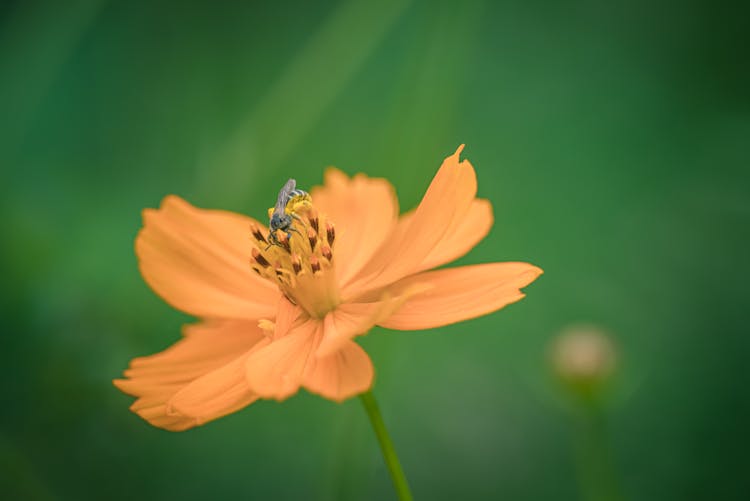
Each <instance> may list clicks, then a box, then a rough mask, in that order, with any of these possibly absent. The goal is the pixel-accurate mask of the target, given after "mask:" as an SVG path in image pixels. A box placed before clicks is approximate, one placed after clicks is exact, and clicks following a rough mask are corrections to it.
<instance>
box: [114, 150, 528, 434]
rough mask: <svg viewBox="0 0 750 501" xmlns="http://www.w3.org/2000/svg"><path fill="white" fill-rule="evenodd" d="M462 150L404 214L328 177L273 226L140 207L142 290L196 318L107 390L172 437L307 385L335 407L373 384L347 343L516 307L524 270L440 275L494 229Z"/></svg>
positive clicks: (359, 352) (359, 354)
mask: <svg viewBox="0 0 750 501" xmlns="http://www.w3.org/2000/svg"><path fill="white" fill-rule="evenodd" d="M462 149H463V146H461V147H459V148H458V150H457V151H456V152H455V153H454V154H452V155H450V156H449V157H447V158H446V159H445V161H444V162H443V164H442V166H441V167H440V169H439V170H438V171H437V173H436V174H435V177H434V179H433V180H432V182H431V183H430V185H429V187H428V188H427V191H426V192H425V195H424V197H423V198H422V201H421V202H420V203H419V205H418V206H417V207H416V208H415V209H414V210H411V211H408V212H406V213H404V214H401V215H399V212H400V211H399V206H398V199H397V198H396V194H395V190H394V188H393V186H392V185H391V184H390V183H389V182H388V181H387V180H385V179H378V178H370V177H367V176H365V175H364V174H357V175H356V176H353V177H350V176H348V175H346V174H345V173H343V172H341V171H339V170H336V169H333V168H331V169H328V170H327V171H326V173H325V182H324V184H323V186H320V187H315V188H313V189H312V190H310V194H309V195H308V194H307V193H306V192H304V191H302V190H298V189H296V183H295V181H294V180H293V179H290V180H289V181H288V182H287V183H286V184H285V185H284V187H283V188H282V189H281V191H280V193H279V196H278V199H277V201H276V205H275V206H274V207H273V209H270V210H269V213H268V216H269V217H270V228H265V226H264V225H263V224H262V223H261V222H259V221H257V220H255V219H252V218H250V217H247V216H244V215H241V214H235V213H231V212H226V211H222V210H206V209H199V208H197V207H194V206H192V205H190V204H189V203H188V202H186V201H185V200H183V199H181V198H179V197H177V196H173V195H170V196H167V197H166V198H165V199H164V200H163V201H162V204H161V207H159V208H158V209H146V210H144V211H143V221H144V224H143V228H142V229H141V231H140V232H139V234H138V237H137V239H136V244H135V250H136V254H137V255H138V266H139V268H140V271H141V274H142V275H143V278H144V279H145V281H146V282H147V283H148V284H149V285H150V286H151V288H152V289H154V291H155V292H156V293H157V294H159V295H160V296H161V297H162V298H164V299H165V300H166V301H167V302H168V303H169V304H171V305H172V306H174V307H175V308H178V309H180V310H182V311H184V312H186V313H188V314H190V315H193V316H195V317H198V318H199V319H200V321H199V322H197V323H193V324H190V325H187V326H185V328H184V330H183V337H182V339H180V340H179V341H178V342H177V343H175V344H174V345H173V346H171V347H169V348H167V349H166V350H165V351H163V352H161V353H157V354H155V355H150V356H146V357H140V358H136V359H134V360H133V361H132V362H131V363H130V367H129V368H128V369H127V370H126V371H125V375H124V378H122V379H118V380H116V381H115V382H114V383H115V385H116V386H117V387H118V388H119V389H121V390H122V391H123V392H125V393H128V394H130V395H133V396H135V397H137V400H136V401H135V402H134V403H133V405H132V406H131V410H133V412H135V413H137V414H138V415H139V416H141V417H142V418H143V419H145V420H147V421H148V422H150V423H151V424H153V425H154V426H158V427H160V428H165V429H168V430H173V431H180V430H185V429H188V428H192V427H194V426H198V425H201V424H204V423H206V422H208V421H211V420H213V419H217V418H219V417H221V416H225V415H227V414H230V413H233V412H236V411H238V410H240V409H242V408H243V407H246V406H247V405H250V404H251V403H253V402H255V401H256V400H258V399H274V400H284V399H286V398H289V397H290V396H292V395H294V394H295V393H297V392H298V391H299V390H300V389H301V388H304V389H306V390H308V391H310V392H312V393H316V394H318V395H321V396H323V397H325V398H328V399H331V400H334V401H342V400H345V399H347V398H350V397H353V396H355V395H359V394H362V393H365V392H368V391H369V390H370V388H371V387H372V384H373V378H374V367H373V364H372V361H371V360H370V357H369V355H368V354H367V353H366V352H365V350H364V349H362V347H361V346H360V345H359V344H358V343H357V342H356V341H355V339H356V337H357V336H361V335H364V334H366V333H367V332H369V331H370V330H371V329H372V328H373V327H374V326H381V327H385V328H387V329H394V330H422V329H431V328H433V327H440V326H443V325H448V324H452V323H456V322H460V321H463V320H468V319H471V318H476V317H479V316H482V315H487V314H489V313H491V312H494V311H497V310H499V309H500V308H503V307H505V306H507V305H508V304H511V303H514V302H516V301H519V300H520V299H521V298H523V297H524V294H523V292H521V289H522V288H523V287H526V286H527V285H529V284H530V283H531V282H533V281H534V280H535V279H536V278H537V277H538V276H539V275H540V274H541V273H542V270H541V269H539V268H537V267H536V266H534V265H531V264H528V263H524V262H497V263H484V264H474V265H467V266H458V267H454V268H440V269H435V268H439V267H442V266H443V265H445V264H447V263H449V262H451V261H453V260H454V259H457V258H459V257H461V256H463V255H464V254H466V253H467V252H469V250H471V249H472V248H473V247H474V246H475V245H476V244H477V243H479V241H480V240H482V239H483V238H484V237H485V236H486V235H487V233H488V232H489V230H490V227H491V226H492V221H493V217H492V206H491V205H490V202H489V201H487V200H484V199H481V198H477V196H476V195H477V178H476V173H475V171H474V167H473V166H472V165H471V164H470V163H469V162H468V161H467V160H461V159H460V157H459V156H460V154H461V151H462ZM248 230H249V232H250V235H248ZM269 244H270V245H269Z"/></svg>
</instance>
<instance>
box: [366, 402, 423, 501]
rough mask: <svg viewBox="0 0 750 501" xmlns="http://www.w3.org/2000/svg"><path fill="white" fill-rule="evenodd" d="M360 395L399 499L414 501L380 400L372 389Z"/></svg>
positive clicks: (401, 500)
mask: <svg viewBox="0 0 750 501" xmlns="http://www.w3.org/2000/svg"><path fill="white" fill-rule="evenodd" d="M359 397H360V399H361V400H362V405H364V406H365V411H367V416H368V417H369V418H370V423H372V429H373V430H374V431H375V435H376V436H377V437H378V442H379V443H380V450H381V451H382V452H383V459H384V460H385V464H386V466H388V471H389V472H390V474H391V480H393V487H394V488H395V489H396V494H398V499H399V500H400V501H412V500H413V498H412V496H411V491H410V490H409V483H408V482H407V481H406V475H404V470H402V469H401V463H400V462H399V460H398V456H397V455H396V449H395V448H394V447H393V442H391V437H390V435H388V430H386V428H385V423H384V422H383V416H381V415H380V409H379V408H378V402H377V401H376V400H375V397H374V396H373V394H372V391H368V392H366V393H363V394H361V395H360V396H359Z"/></svg>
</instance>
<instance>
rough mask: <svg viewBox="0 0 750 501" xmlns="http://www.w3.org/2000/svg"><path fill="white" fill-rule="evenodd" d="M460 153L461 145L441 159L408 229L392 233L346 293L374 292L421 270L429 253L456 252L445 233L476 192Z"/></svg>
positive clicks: (464, 212) (471, 173)
mask: <svg viewBox="0 0 750 501" xmlns="http://www.w3.org/2000/svg"><path fill="white" fill-rule="evenodd" d="M461 150H463V145H461V146H460V147H459V148H458V149H457V150H456V152H455V153H454V154H453V155H451V156H449V157H448V158H446V159H445V161H444V162H443V165H442V166H441V167H440V169H439V170H438V172H437V174H435V177H434V179H433V180H432V183H430V186H429V188H428V189H427V192H426V193H425V195H424V197H423V198H422V201H421V202H420V204H419V206H418V207H417V208H416V209H415V210H414V214H413V215H412V216H410V217H409V219H408V220H407V222H408V226H403V225H402V226H401V227H400V228H398V229H397V230H395V231H394V233H393V234H392V235H391V236H390V237H389V238H388V239H387V241H386V243H385V244H384V245H383V246H382V247H381V248H380V249H379V250H378V252H377V254H376V255H375V257H374V258H373V259H372V260H371V261H370V262H369V263H368V264H367V265H366V266H365V267H364V268H363V269H362V271H361V272H360V273H358V274H357V276H356V277H355V278H354V279H353V281H352V283H351V284H349V285H348V286H347V289H346V290H347V292H349V293H350V294H352V293H356V292H358V291H361V290H365V289H369V290H374V289H377V288H379V287H383V286H385V285H388V284H390V283H392V282H395V281H396V280H399V279H401V278H403V277H405V276H407V275H410V274H413V273H414V272H416V271H418V270H420V269H424V268H423V267H422V264H423V262H424V261H425V260H427V259H428V258H429V256H430V254H433V253H434V254H435V255H438V256H440V255H452V254H455V253H456V249H454V248H453V247H454V246H455V242H453V241H452V239H451V238H450V237H449V236H447V232H448V230H449V229H450V228H454V229H455V228H456V227H457V226H459V225H460V223H461V221H462V220H464V219H465V218H466V217H467V214H469V212H470V210H471V207H472V205H473V203H474V200H475V196H476V192H477V179H476V174H475V172H474V168H473V167H472V166H471V164H470V163H469V162H468V161H467V160H464V161H459V155H460V153H461ZM446 241H447V242H448V245H449V247H448V248H446V249H436V247H437V246H441V245H446ZM433 259H434V258H433Z"/></svg>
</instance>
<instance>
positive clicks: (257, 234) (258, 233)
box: [251, 225, 268, 244]
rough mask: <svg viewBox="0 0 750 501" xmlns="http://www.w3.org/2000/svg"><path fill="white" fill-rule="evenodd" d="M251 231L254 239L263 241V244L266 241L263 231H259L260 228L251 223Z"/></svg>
mask: <svg viewBox="0 0 750 501" xmlns="http://www.w3.org/2000/svg"><path fill="white" fill-rule="evenodd" d="M251 231H252V232H253V236H254V237H255V240H257V241H258V242H263V243H264V244H266V243H268V242H267V241H266V237H264V236H263V233H262V232H261V231H260V228H258V227H257V226H255V225H253V226H252V228H251Z"/></svg>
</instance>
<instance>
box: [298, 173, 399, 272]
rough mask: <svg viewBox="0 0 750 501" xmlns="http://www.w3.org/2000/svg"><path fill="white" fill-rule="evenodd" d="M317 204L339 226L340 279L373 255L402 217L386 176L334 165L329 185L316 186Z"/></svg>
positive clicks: (336, 252)
mask: <svg viewBox="0 0 750 501" xmlns="http://www.w3.org/2000/svg"><path fill="white" fill-rule="evenodd" d="M311 196H312V199H313V202H314V204H315V206H316V207H317V208H318V210H320V211H321V212H323V213H324V214H327V215H328V216H329V217H330V218H331V220H332V221H333V223H334V225H335V226H336V243H335V247H334V259H335V260H336V273H337V276H338V278H339V283H343V282H345V281H347V280H348V279H349V278H350V277H351V276H353V275H354V274H355V273H356V272H358V271H359V270H360V269H361V268H362V266H364V264H365V263H367V261H368V260H369V259H370V258H371V257H372V255H373V253H374V252H375V251H376V250H377V249H378V247H379V246H380V245H381V244H382V243H383V241H384V240H385V239H386V237H388V235H389V234H390V232H391V230H392V229H393V228H394V226H395V225H396V221H397V218H398V200H397V198H396V194H395V192H394V190H393V186H391V184H390V183H389V182H388V181H386V180H385V179H376V178H369V177H367V176H365V175H364V174H357V175H356V176H354V177H353V178H349V177H347V175H346V174H344V173H343V172H341V171H340V170H337V169H333V168H330V169H328V170H327V171H326V174H325V186H323V187H318V188H314V189H313V190H312V192H311Z"/></svg>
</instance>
